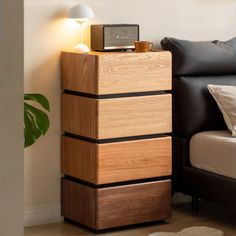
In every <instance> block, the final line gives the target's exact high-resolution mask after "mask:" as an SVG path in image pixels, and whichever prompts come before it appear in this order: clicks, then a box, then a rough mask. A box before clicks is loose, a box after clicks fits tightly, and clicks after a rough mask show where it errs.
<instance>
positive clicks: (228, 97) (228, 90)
mask: <svg viewBox="0 0 236 236" xmlns="http://www.w3.org/2000/svg"><path fill="white" fill-rule="evenodd" d="M207 87H208V90H209V92H210V93H211V95H212V96H213V97H214V99H215V101H216V103H217V104H218V107H219V109H220V110H221V112H222V114H223V116H224V119H225V123H226V125H227V126H228V129H229V130H231V132H232V135H233V136H234V137H236V86H226V85H211V84H209V85H208V86H207Z"/></svg>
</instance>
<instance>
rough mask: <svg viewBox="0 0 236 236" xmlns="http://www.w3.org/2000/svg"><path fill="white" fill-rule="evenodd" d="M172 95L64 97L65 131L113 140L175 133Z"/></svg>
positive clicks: (63, 122) (63, 127)
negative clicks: (173, 129) (108, 97)
mask: <svg viewBox="0 0 236 236" xmlns="http://www.w3.org/2000/svg"><path fill="white" fill-rule="evenodd" d="M171 110H172V102H171V95H170V94H165V95H153V96H138V97H126V98H112V99H91V98H84V97H80V96H74V95H68V94H64V95H62V129H63V130H64V131H66V132H70V133H73V134H77V135H81V136H85V137H89V138H93V139H109V138H121V137H129V136H140V135H150V134H161V133H169V132H171V131H172V116H171Z"/></svg>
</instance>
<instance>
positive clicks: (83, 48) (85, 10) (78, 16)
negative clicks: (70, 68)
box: [69, 5, 94, 53]
mask: <svg viewBox="0 0 236 236" xmlns="http://www.w3.org/2000/svg"><path fill="white" fill-rule="evenodd" d="M69 18H71V19H75V20H76V21H77V22H78V23H79V24H80V43H79V44H78V45H76V46H75V48H74V51H75V52H78V53H88V52H90V49H89V47H88V46H87V45H86V44H83V32H82V31H83V29H82V24H83V23H84V22H86V21H87V20H88V19H91V18H94V13H93V10H92V9H91V8H90V7H89V6H86V5H75V6H74V7H72V8H71V9H70V12H69Z"/></svg>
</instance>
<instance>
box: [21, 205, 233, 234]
mask: <svg viewBox="0 0 236 236" xmlns="http://www.w3.org/2000/svg"><path fill="white" fill-rule="evenodd" d="M190 226H209V227H214V228H218V229H220V230H222V231H224V232H225V236H236V217H235V216H232V215H231V214H230V213H229V212H227V211H226V210H223V209H220V208H219V207H216V206H214V205H211V204H207V203H205V202H201V203H200V211H199V213H198V215H196V214H195V215H193V214H192V213H191V207H190V204H182V205H176V206H174V207H173V214H172V218H171V219H170V220H168V221H167V222H166V223H162V224H154V225H149V226H143V227H133V228H130V229H123V230H119V231H111V232H107V233H101V234H98V235H99V236H147V235H148V234H150V233H153V232H158V231H159V232H162V231H165V232H166V231H170V232H177V231H180V230H182V229H184V228H186V227H190ZM91 235H95V234H93V233H91V232H90V231H87V230H85V229H82V228H79V227H77V226H74V225H70V224H66V223H60V224H51V225H44V226H35V227H30V228H26V229H25V236H91ZM199 236H204V235H199Z"/></svg>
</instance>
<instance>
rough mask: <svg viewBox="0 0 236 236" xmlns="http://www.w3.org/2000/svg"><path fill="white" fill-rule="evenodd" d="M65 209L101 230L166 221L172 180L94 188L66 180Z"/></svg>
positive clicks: (169, 210) (63, 188)
mask: <svg viewBox="0 0 236 236" xmlns="http://www.w3.org/2000/svg"><path fill="white" fill-rule="evenodd" d="M62 209H63V211H62V214H63V216H64V217H66V218H68V219H71V220H74V221H77V222H79V223H82V224H84V225H87V226H89V227H92V228H94V229H98V230H99V229H107V228H113V227H119V226H125V225H130V224H137V223H143V222H151V221H158V220H164V219H167V218H169V217H170V216H171V182H170V180H166V181H155V182H149V183H142V184H132V185H124V186H117V187H107V188H92V187H89V186H86V185H83V184H79V183H75V182H71V181H69V180H65V179H63V180H62Z"/></svg>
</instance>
